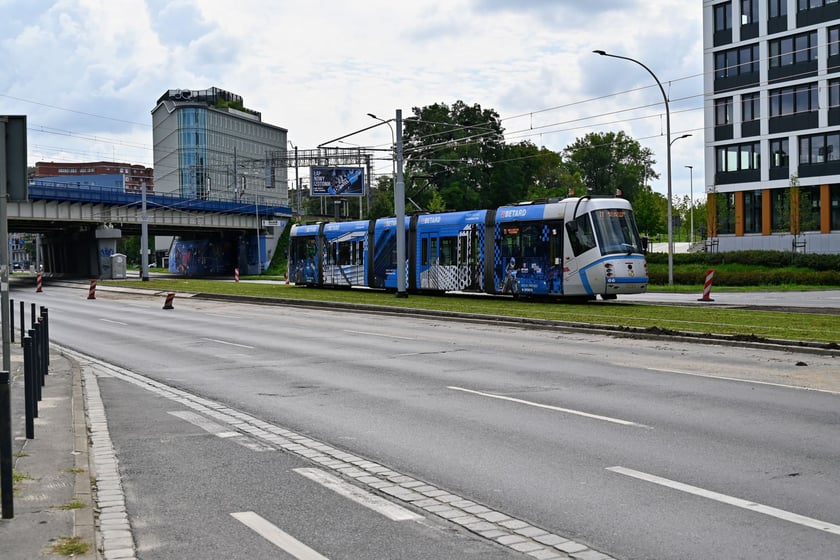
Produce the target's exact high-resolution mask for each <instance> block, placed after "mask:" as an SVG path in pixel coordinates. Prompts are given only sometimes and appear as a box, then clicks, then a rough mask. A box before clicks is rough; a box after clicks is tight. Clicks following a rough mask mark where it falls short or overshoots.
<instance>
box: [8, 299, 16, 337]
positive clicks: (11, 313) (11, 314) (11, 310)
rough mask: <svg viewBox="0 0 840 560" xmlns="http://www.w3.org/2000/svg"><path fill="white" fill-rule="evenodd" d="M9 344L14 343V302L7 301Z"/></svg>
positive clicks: (11, 300)
mask: <svg viewBox="0 0 840 560" xmlns="http://www.w3.org/2000/svg"><path fill="white" fill-rule="evenodd" d="M9 336H10V337H11V338H10V339H9V342H14V341H15V300H13V299H10V300H9Z"/></svg>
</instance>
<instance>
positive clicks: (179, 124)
mask: <svg viewBox="0 0 840 560" xmlns="http://www.w3.org/2000/svg"><path fill="white" fill-rule="evenodd" d="M152 124H153V132H152V136H153V144H154V170H155V171H154V173H155V175H154V178H155V190H156V191H157V192H160V193H166V192H175V193H178V194H179V195H180V196H184V197H196V198H222V199H232V198H249V199H251V200H253V198H254V196H257V197H259V200H260V202H261V203H266V204H277V205H286V204H287V203H288V189H287V183H286V167H285V166H281V167H278V168H276V169H275V168H272V167H269V166H267V164H266V160H267V155H268V154H269V153H270V152H275V151H278V150H284V149H285V148H286V134H287V130H286V129H285V128H281V127H279V126H274V125H270V124H268V123H264V122H262V116H261V114H260V113H259V112H258V111H254V110H252V109H248V108H245V107H244V105H243V100H242V97H241V96H239V95H236V94H234V93H231V92H228V91H225V90H223V89H219V88H215V87H213V88H210V89H205V90H188V89H171V90H169V91H167V92H166V93H164V94H163V95H162V96H161V97H160V98H159V99H158V100H157V103H156V105H155V108H154V109H153V110H152Z"/></svg>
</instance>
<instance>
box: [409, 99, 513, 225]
mask: <svg viewBox="0 0 840 560" xmlns="http://www.w3.org/2000/svg"><path fill="white" fill-rule="evenodd" d="M412 112H413V114H414V116H413V117H410V118H408V119H406V120H405V127H404V131H403V145H404V153H405V164H406V175H407V176H408V177H415V176H416V177H422V178H424V179H426V180H427V183H426V185H427V186H425V187H424V191H423V192H413V191H412V189H409V188H407V190H406V196H407V197H409V198H412V199H413V200H415V202H417V203H418V204H419V205H421V206H424V207H425V205H424V204H422V203H421V201H420V200H418V199H421V200H422V201H423V202H427V201H428V200H430V199H431V197H432V194H433V192H434V191H437V193H438V195H439V196H440V197H441V198H443V201H444V204H445V206H446V208H447V209H448V210H472V209H476V208H480V207H482V206H483V205H484V204H485V203H486V202H488V201H489V200H492V199H497V198H499V197H497V196H495V195H493V194H492V192H491V191H492V187H491V185H492V184H493V180H492V176H493V163H494V162H495V161H497V160H498V159H500V155H503V146H504V137H503V129H502V125H501V121H500V119H499V115H498V113H496V112H495V111H494V110H491V109H482V108H481V106H480V105H478V104H475V105H467V104H466V103H464V102H463V101H456V102H455V103H454V104H453V105H452V106H451V107H450V106H448V105H446V104H445V103H435V104H434V105H429V106H426V107H423V108H418V107H415V108H414V109H412ZM406 184H407V185H409V184H412V182H407V183H406ZM430 187H431V190H430ZM412 188H416V187H412ZM415 195H416V196H415Z"/></svg>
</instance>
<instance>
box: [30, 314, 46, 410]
mask: <svg viewBox="0 0 840 560" xmlns="http://www.w3.org/2000/svg"><path fill="white" fill-rule="evenodd" d="M34 330H35V336H34V337H32V340H34V341H35V372H36V375H37V376H38V385H40V386H41V387H43V386H44V384H45V382H46V380H45V379H44V359H43V353H42V352H43V347H44V345H43V343H42V342H41V339H42V338H43V337H44V332H43V329H42V326H41V323H40V322H36V323H35V329H34ZM38 400H41V399H40V397H39V398H38Z"/></svg>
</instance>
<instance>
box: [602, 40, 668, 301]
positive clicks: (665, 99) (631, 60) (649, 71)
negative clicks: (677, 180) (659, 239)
mask: <svg viewBox="0 0 840 560" xmlns="http://www.w3.org/2000/svg"><path fill="white" fill-rule="evenodd" d="M592 52H593V53H595V54H599V55H601V56H609V57H612V58H621V59H623V60H629V61H630V62H635V63H636V64H638V65H639V66H641V67H642V68H644V69H645V70H647V71H648V73H649V74H650V75H651V76H652V77H653V79H654V80H655V81H656V85H658V86H659V91H660V92H662V99H663V100H664V101H665V135H666V140H667V142H668V144H667V146H668V149H667V152H666V154H667V155H666V159H667V161H666V164H665V167H666V169H667V177H668V285H669V286H673V285H674V222H673V212H674V211H673V201H672V200H671V192H672V189H671V108H670V107H669V105H668V96H667V95H666V94H665V88H663V87H662V82H660V81H659V78H657V77H656V74H654V73H653V70H651V69H650V68H648V67H647V66H645V65H644V64H642V63H641V62H639V61H638V60H636V59H635V58H630V57H628V56H620V55H617V54H610V53H608V52H606V51H602V50H595V51H592Z"/></svg>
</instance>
